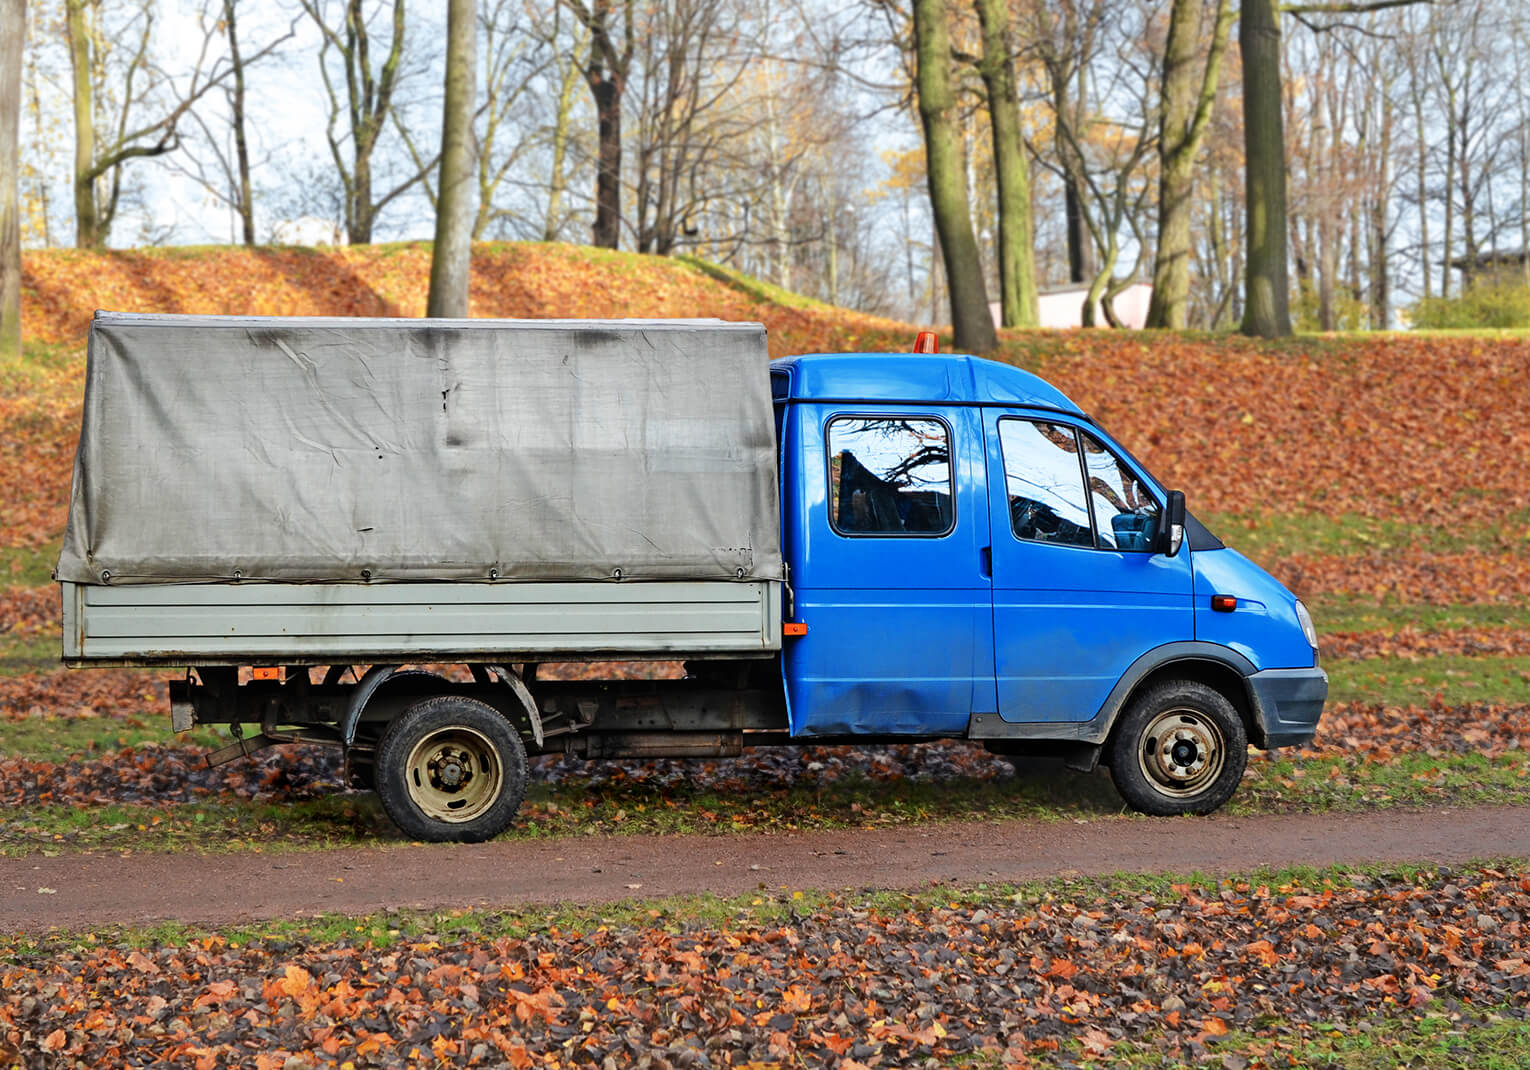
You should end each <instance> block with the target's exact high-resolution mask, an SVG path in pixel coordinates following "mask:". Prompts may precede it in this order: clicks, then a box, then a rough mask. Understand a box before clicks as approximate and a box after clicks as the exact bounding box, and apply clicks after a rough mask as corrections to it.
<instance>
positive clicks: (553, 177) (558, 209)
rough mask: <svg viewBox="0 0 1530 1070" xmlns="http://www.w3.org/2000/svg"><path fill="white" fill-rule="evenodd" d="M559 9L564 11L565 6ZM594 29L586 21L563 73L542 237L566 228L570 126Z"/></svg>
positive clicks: (555, 39)
mask: <svg viewBox="0 0 1530 1070" xmlns="http://www.w3.org/2000/svg"><path fill="white" fill-rule="evenodd" d="M555 10H560V11H561V10H562V8H561V6H560V7H558V8H556V9H555ZM552 40H553V44H554V47H556V45H557V42H558V27H557V23H556V21H555V22H554V26H553V36H552ZM589 47H590V31H589V29H588V28H586V27H584V26H583V25H582V24H581V26H580V32H578V33H576V34H575V35H574V38H573V41H572V46H571V48H570V50H569V55H568V59H567V61H566V62H565V63H564V65H563V73H562V74H561V76H560V77H559V79H558V107H557V110H556V112H555V113H554V118H553V131H552V163H551V167H550V174H549V176H548V180H547V213H546V215H545V216H544V218H543V223H542V240H543V241H556V240H557V239H558V233H559V231H560V230H561V229H562V227H563V221H564V220H563V195H564V192H565V191H566V190H567V188H568V172H567V169H566V167H567V160H568V149H569V140H570V127H571V125H572V121H573V113H574V86H575V85H576V84H577V83H578V81H579V77H580V74H581V72H582V71H583V70H584V69H585V66H586V64H587V63H588V62H589V57H588V55H587V50H588V49H589Z"/></svg>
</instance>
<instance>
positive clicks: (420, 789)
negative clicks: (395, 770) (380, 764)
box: [404, 725, 504, 822]
mask: <svg viewBox="0 0 1530 1070" xmlns="http://www.w3.org/2000/svg"><path fill="white" fill-rule="evenodd" d="M404 779H405V783H406V785H407V786H408V789H409V796H410V798H411V799H412V800H413V802H414V803H415V805H416V806H418V807H419V808H420V810H421V811H422V812H423V813H424V814H425V815H426V816H427V817H430V818H432V819H434V820H437V821H453V822H456V821H471V820H473V819H474V818H475V817H477V816H478V815H479V814H481V813H483V812H484V811H485V810H487V809H488V808H489V807H491V806H493V805H494V802H495V800H496V799H498V798H499V795H500V791H501V789H502V786H503V782H504V777H503V774H502V770H501V767H500V762H499V759H498V757H497V755H496V754H495V751H494V746H493V744H492V743H491V742H490V741H489V739H488V737H487V736H485V735H484V734H483V733H481V732H479V731H478V730H477V729H475V728H472V727H470V726H468V725H451V726H448V727H445V728H441V729H437V730H436V731H434V732H431V733H429V734H427V735H426V736H425V737H424V738H423V739H421V740H420V741H419V742H418V743H417V744H415V746H414V749H413V751H412V752H411V753H410V755H409V760H408V763H407V765H406V768H405V772H404Z"/></svg>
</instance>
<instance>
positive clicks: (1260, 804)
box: [1227, 751, 1530, 814]
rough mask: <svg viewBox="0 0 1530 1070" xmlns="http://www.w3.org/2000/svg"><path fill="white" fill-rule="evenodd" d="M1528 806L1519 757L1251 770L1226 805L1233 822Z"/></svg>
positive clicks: (1526, 769)
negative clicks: (1250, 817)
mask: <svg viewBox="0 0 1530 1070" xmlns="http://www.w3.org/2000/svg"><path fill="white" fill-rule="evenodd" d="M1524 804H1530V756H1527V755H1525V754H1524V753H1523V752H1521V751H1510V752H1508V753H1505V754H1502V755H1498V756H1494V757H1489V756H1487V755H1484V754H1447V755H1432V754H1422V753H1404V754H1397V755H1393V756H1392V757H1391V758H1388V759H1386V760H1384V761H1383V760H1379V759H1375V758H1353V757H1349V756H1342V757H1332V758H1286V757H1275V758H1273V759H1270V760H1262V761H1255V762H1250V763H1249V767H1248V772H1247V773H1246V774H1244V777H1243V783H1242V784H1241V785H1240V786H1239V788H1238V792H1237V794H1235V795H1234V796H1233V797H1232V801H1231V802H1229V803H1228V804H1227V810H1228V811H1229V812H1231V813H1236V814H1288V813H1291V812H1292V811H1299V812H1304V813H1344V812H1355V811H1359V810H1383V809H1389V808H1394V807H1426V806H1428V807H1433V806H1515V805H1524Z"/></svg>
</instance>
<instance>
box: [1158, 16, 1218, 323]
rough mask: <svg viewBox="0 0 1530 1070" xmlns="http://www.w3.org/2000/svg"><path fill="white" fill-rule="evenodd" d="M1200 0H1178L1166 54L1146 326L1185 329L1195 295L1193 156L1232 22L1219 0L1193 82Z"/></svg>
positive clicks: (1213, 95) (1208, 117)
mask: <svg viewBox="0 0 1530 1070" xmlns="http://www.w3.org/2000/svg"><path fill="white" fill-rule="evenodd" d="M1200 8H1201V4H1200V0H1174V2H1173V7H1172V8H1171V9H1170V11H1169V37H1168V42H1167V44H1166V45H1165V47H1164V54H1163V108H1162V111H1161V113H1160V114H1159V121H1158V160H1159V175H1158V243H1157V246H1156V249H1155V252H1154V256H1153V296H1152V298H1151V300H1150V301H1149V303H1148V313H1147V323H1146V325H1147V326H1149V327H1169V328H1173V329H1174V330H1184V328H1185V316H1186V313H1185V309H1186V306H1187V305H1188V304H1189V302H1190V245H1191V236H1190V223H1191V215H1192V213H1191V202H1192V198H1193V194H1194V186H1195V158H1196V156H1197V155H1198V154H1199V153H1200V147H1201V140H1202V138H1203V137H1204V135H1205V132H1206V127H1207V126H1208V125H1209V123H1210V120H1211V113H1212V108H1213V107H1214V106H1215V104H1216V94H1217V82H1218V80H1219V79H1220V77H1221V66H1222V55H1223V53H1224V52H1225V51H1226V49H1227V38H1228V36H1229V34H1230V32H1231V29H1232V8H1231V6H1230V3H1229V0H1220V3H1219V4H1218V7H1217V21H1216V28H1215V30H1214V31H1213V34H1212V40H1211V48H1210V51H1209V52H1208V53H1207V57H1206V69H1205V71H1204V73H1203V74H1202V76H1201V78H1200V79H1199V86H1200V88H1199V92H1197V89H1196V85H1197V79H1196V76H1195V75H1196V71H1195V60H1196V54H1197V52H1198V49H1197V45H1198V43H1199V34H1198V31H1199V28H1200V27H1199V22H1200Z"/></svg>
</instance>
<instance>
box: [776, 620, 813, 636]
mask: <svg viewBox="0 0 1530 1070" xmlns="http://www.w3.org/2000/svg"><path fill="white" fill-rule="evenodd" d="M781 634H782V635H806V634H807V625H806V624H804V623H802V621H800V620H789V621H787V622H786V623H784V624H782V625H781Z"/></svg>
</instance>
